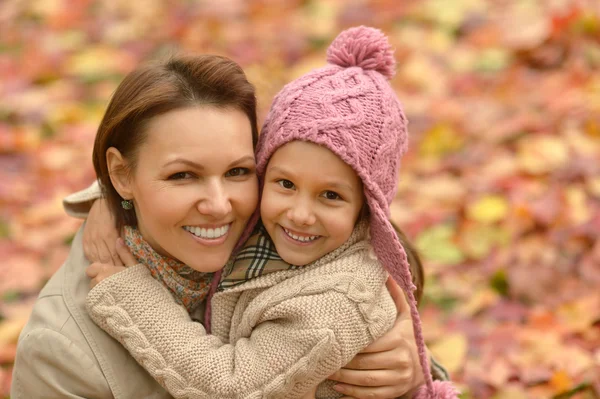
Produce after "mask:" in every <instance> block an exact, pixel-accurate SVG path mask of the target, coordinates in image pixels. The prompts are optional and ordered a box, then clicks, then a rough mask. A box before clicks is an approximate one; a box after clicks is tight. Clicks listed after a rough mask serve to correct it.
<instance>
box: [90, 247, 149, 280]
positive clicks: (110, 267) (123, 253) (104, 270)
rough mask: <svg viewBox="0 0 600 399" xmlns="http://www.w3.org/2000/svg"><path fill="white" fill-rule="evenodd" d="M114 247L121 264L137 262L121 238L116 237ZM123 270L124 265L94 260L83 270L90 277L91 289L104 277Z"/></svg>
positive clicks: (131, 264)
mask: <svg viewBox="0 0 600 399" xmlns="http://www.w3.org/2000/svg"><path fill="white" fill-rule="evenodd" d="M116 249H117V256H118V257H119V260H120V262H121V264H124V265H125V266H126V267H127V266H133V265H135V264H137V261H136V260H135V258H134V257H133V255H132V254H131V252H129V248H127V246H126V245H125V243H124V242H123V239H122V238H118V239H117V243H116ZM123 270H125V267H123V266H120V265H119V266H117V265H114V264H112V263H101V262H94V263H92V264H91V265H89V266H88V268H87V269H86V270H85V274H86V275H87V276H88V277H89V278H90V279H91V280H90V289H91V288H94V287H95V286H96V285H97V284H98V283H100V282H101V281H102V280H104V279H105V278H107V277H109V276H112V275H113V274H115V273H118V272H120V271H123Z"/></svg>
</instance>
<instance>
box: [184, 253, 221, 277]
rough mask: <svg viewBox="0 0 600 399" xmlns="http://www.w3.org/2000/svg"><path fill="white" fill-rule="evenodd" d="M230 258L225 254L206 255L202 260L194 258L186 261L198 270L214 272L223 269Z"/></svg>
mask: <svg viewBox="0 0 600 399" xmlns="http://www.w3.org/2000/svg"><path fill="white" fill-rule="evenodd" d="M228 259H229V257H224V256H204V257H202V258H201V260H198V259H194V260H190V262H184V263H185V264H186V265H188V266H189V267H191V268H192V269H194V270H196V271H199V272H202V273H214V272H217V271H219V270H221V269H222V268H223V267H224V266H225V263H227V260H228Z"/></svg>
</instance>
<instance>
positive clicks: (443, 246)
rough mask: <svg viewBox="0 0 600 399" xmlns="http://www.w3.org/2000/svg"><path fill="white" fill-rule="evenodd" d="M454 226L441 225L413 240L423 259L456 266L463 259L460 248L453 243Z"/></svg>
mask: <svg viewBox="0 0 600 399" xmlns="http://www.w3.org/2000/svg"><path fill="white" fill-rule="evenodd" d="M454 235H455V226H453V225H451V224H442V225H438V226H433V227H431V228H429V229H427V230H425V231H423V232H422V233H421V234H419V236H418V237H417V239H416V240H415V245H416V246H417V248H418V249H419V252H420V253H421V254H422V255H423V257H424V258H426V259H429V260H432V261H436V262H440V263H444V264H450V265H454V264H458V263H461V262H463V261H464V259H465V257H464V255H463V253H462V251H461V250H460V248H459V247H458V246H457V245H456V244H455V243H454V242H453V237H454Z"/></svg>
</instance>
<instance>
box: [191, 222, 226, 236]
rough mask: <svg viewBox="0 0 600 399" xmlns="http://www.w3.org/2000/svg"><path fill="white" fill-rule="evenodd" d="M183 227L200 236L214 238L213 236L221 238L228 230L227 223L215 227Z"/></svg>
mask: <svg viewBox="0 0 600 399" xmlns="http://www.w3.org/2000/svg"><path fill="white" fill-rule="evenodd" d="M184 229H185V230H186V231H189V232H190V233H192V234H193V235H195V236H197V237H200V238H208V239H211V238H212V239H215V238H221V237H223V236H224V235H225V234H227V232H228V231H229V225H228V224H226V225H225V226H221V227H217V228H216V229H207V228H204V227H202V228H200V227H192V226H185V227H184Z"/></svg>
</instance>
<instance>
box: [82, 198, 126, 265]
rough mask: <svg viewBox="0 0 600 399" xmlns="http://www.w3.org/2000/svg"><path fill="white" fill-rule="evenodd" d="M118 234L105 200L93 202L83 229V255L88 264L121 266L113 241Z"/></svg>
mask: <svg viewBox="0 0 600 399" xmlns="http://www.w3.org/2000/svg"><path fill="white" fill-rule="evenodd" d="M117 238H119V232H118V231H117V229H116V227H115V219H114V218H113V215H112V213H111V212H110V210H109V209H108V203H107V201H106V199H104V198H100V199H97V200H96V201H94V204H93V205H92V208H91V209H90V213H89V214H88V217H87V220H86V223H85V226H84V227H83V253H84V254H85V257H86V258H88V260H89V261H90V262H101V263H112V264H113V265H115V266H123V263H122V262H121V258H119V256H118V255H117V251H116V248H115V241H116V240H117Z"/></svg>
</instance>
